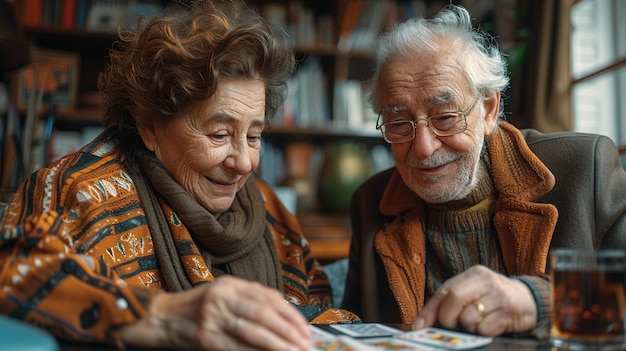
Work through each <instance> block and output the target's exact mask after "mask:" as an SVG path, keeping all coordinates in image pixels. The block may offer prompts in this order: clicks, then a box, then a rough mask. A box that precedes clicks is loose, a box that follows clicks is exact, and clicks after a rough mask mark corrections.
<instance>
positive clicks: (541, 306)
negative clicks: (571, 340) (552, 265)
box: [515, 275, 552, 339]
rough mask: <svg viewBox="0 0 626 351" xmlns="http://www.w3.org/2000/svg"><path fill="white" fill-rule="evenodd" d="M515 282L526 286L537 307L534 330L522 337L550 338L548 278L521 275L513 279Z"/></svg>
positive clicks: (549, 290) (549, 284)
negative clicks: (517, 281)
mask: <svg viewBox="0 0 626 351" xmlns="http://www.w3.org/2000/svg"><path fill="white" fill-rule="evenodd" d="M515 278H516V279H517V280H519V281H521V282H522V283H524V284H526V286H528V288H529V289H530V292H531V293H532V294H533V298H534V299H535V304H536V305H537V325H536V326H535V328H533V329H532V330H530V331H529V333H524V335H523V336H528V334H530V335H532V336H533V337H535V338H537V339H546V338H548V337H549V336H550V323H551V321H552V319H551V315H552V313H551V306H552V305H551V298H550V294H551V292H552V289H551V282H550V278H549V277H548V276H529V275H522V276H517V277H515Z"/></svg>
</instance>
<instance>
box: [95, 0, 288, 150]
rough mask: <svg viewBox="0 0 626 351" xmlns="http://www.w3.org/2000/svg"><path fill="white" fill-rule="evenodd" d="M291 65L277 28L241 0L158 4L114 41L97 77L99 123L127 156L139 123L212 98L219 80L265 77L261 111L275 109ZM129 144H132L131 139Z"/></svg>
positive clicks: (135, 140) (269, 112)
mask: <svg viewBox="0 0 626 351" xmlns="http://www.w3.org/2000/svg"><path fill="white" fill-rule="evenodd" d="M294 67H295V59H294V53H293V49H292V48H291V46H289V45H288V40H287V38H286V36H285V35H284V33H283V32H281V31H277V30H275V29H273V28H272V27H271V26H270V25H269V24H268V23H267V21H265V20H264V19H263V18H262V17H261V16H260V15H259V14H258V13H257V12H256V11H255V10H253V9H252V8H250V7H248V6H246V5H245V4H243V2H239V1H229V0H226V1H223V2H214V1H210V0H203V1H194V2H192V5H189V6H187V7H183V6H174V7H170V8H168V9H166V10H164V11H163V12H162V13H160V14H159V15H157V16H155V17H154V18H152V19H151V20H149V21H148V22H147V23H145V24H143V23H142V22H141V21H140V22H139V23H137V26H136V28H135V30H134V31H131V30H120V31H119V41H118V42H116V44H115V45H114V47H113V49H112V50H111V52H110V54H109V63H108V65H107V67H106V69H105V71H104V72H103V73H101V74H100V77H99V79H98V88H99V90H100V92H101V94H102V98H103V108H104V113H105V117H104V125H105V127H106V128H107V129H113V130H114V131H115V133H116V136H117V137H118V138H119V139H120V140H123V141H124V144H125V147H128V148H129V149H128V150H127V151H130V155H129V156H131V157H132V155H133V154H134V153H136V152H140V151H141V149H143V144H142V142H141V139H140V138H139V134H138V132H137V125H150V124H152V123H154V122H158V121H167V120H169V119H172V118H174V117H175V116H176V115H177V114H179V113H180V112H182V111H183V110H185V109H186V108H188V107H189V105H191V104H193V103H195V102H199V101H203V100H206V99H208V98H210V97H211V96H212V95H213V94H214V93H215V91H216V89H217V85H218V84H219V82H220V81H221V80H224V79H231V78H242V77H243V78H247V79H258V80H261V81H262V82H264V83H265V102H266V106H265V116H266V118H267V119H268V120H270V119H271V118H272V117H273V116H274V114H275V113H276V111H277V110H278V109H279V108H280V107H281V105H282V103H283V101H284V99H285V96H286V92H287V81H288V79H289V78H290V77H291V75H292V74H293V70H294ZM133 144H134V145H133Z"/></svg>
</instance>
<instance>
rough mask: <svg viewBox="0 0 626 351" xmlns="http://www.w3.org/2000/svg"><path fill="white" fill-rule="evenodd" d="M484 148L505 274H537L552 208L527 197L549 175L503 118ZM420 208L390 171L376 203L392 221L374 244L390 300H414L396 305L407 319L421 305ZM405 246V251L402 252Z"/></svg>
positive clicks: (547, 185)
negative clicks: (493, 189) (493, 190)
mask: <svg viewBox="0 0 626 351" xmlns="http://www.w3.org/2000/svg"><path fill="white" fill-rule="evenodd" d="M487 149H488V151H487V152H489V156H490V159H491V167H492V168H491V169H492V177H493V181H494V184H495V187H496V189H497V191H498V198H497V200H496V206H495V215H494V226H495V229H496V231H497V233H498V238H499V241H500V246H501V248H502V251H503V257H504V260H505V264H506V267H507V270H508V273H509V275H520V274H542V273H544V272H545V266H546V261H547V256H548V250H549V247H550V241H551V240H552V233H553V232H554V228H555V226H556V222H557V218H558V212H557V209H556V207H554V205H551V204H540V203H535V202H532V201H534V200H536V199H538V198H539V197H541V196H542V195H544V194H546V193H547V192H549V191H550V190H551V189H552V188H553V187H554V184H555V178H554V175H553V174H552V173H551V172H550V170H549V169H548V168H547V167H546V166H545V165H544V164H543V163H542V162H541V160H539V158H538V157H537V156H535V155H534V154H533V153H532V151H531V150H530V148H529V147H528V145H527V144H526V141H525V140H524V137H523V136H522V134H521V133H520V132H519V130H517V129H516V128H515V127H513V126H512V125H510V124H509V123H507V122H504V121H500V122H499V125H498V128H497V129H496V130H495V131H494V133H493V134H492V135H491V136H490V137H489V138H488V139H487ZM423 208H424V202H423V200H421V199H420V198H419V197H418V196H417V195H416V194H415V193H414V192H413V191H412V190H410V189H409V188H408V187H407V186H406V185H404V183H403V182H402V178H401V177H400V174H399V173H398V171H397V170H396V171H395V172H394V173H393V175H392V176H391V179H390V181H389V183H388V184H387V186H386V188H385V191H384V193H383V196H382V198H381V202H380V204H379V209H380V211H381V213H382V214H383V215H385V216H390V217H392V218H394V219H393V220H392V221H391V223H390V224H389V225H388V226H387V227H386V228H383V230H382V231H381V232H379V233H378V234H377V236H376V238H375V247H376V251H377V252H378V253H379V255H380V256H381V258H382V261H383V264H384V265H385V269H386V271H387V275H388V278H389V283H390V285H391V287H392V291H393V292H394V294H395V296H396V300H397V301H399V303H406V302H407V301H410V300H413V301H415V302H414V303H416V304H417V305H415V306H405V308H401V314H402V317H403V320H411V318H413V317H414V312H412V311H415V310H419V309H421V306H422V303H423V301H421V299H422V298H421V297H420V298H418V299H417V301H416V300H415V295H417V296H423V285H424V284H423V282H424V280H425V271H424V265H416V264H415V263H416V262H415V260H421V261H422V262H425V252H424V230H423V223H422V222H423V220H422V219H423ZM401 248H404V249H402V250H400V249H401ZM409 249H411V250H410V251H411V253H409V252H405V251H407V250H409ZM399 250H400V251H399ZM399 252H402V254H400V255H399V254H398V253H399ZM403 276H404V278H402V277H403ZM403 281H404V283H402V282H403ZM416 282H421V283H416ZM414 284H417V287H416V286H415V285H414ZM407 285H408V286H407ZM411 286H412V287H411ZM416 289H417V290H416ZM409 295H410V297H409ZM401 307H402V306H401ZM406 307H408V308H406Z"/></svg>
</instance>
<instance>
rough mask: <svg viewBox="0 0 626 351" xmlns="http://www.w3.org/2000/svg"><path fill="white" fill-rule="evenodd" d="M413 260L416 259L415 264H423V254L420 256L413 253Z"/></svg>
mask: <svg viewBox="0 0 626 351" xmlns="http://www.w3.org/2000/svg"><path fill="white" fill-rule="evenodd" d="M413 261H415V264H417V265H420V264H422V256H420V255H413Z"/></svg>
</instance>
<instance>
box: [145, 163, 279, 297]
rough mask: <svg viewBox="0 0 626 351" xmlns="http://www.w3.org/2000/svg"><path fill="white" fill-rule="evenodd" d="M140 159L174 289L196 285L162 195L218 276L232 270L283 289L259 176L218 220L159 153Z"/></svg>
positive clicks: (155, 234) (149, 210)
mask: <svg viewBox="0 0 626 351" xmlns="http://www.w3.org/2000/svg"><path fill="white" fill-rule="evenodd" d="M138 158H139V164H140V165H141V171H136V172H133V173H135V174H134V175H135V176H134V177H133V181H134V183H135V186H136V188H137V193H138V195H139V198H140V200H141V202H142V205H143V207H144V211H145V213H146V221H147V224H148V227H149V228H150V232H151V235H152V240H153V243H154V250H155V254H156V256H157V259H158V261H159V265H160V268H161V272H162V274H163V279H164V280H165V287H166V288H167V290H168V291H181V290H184V289H188V288H190V287H191V286H192V284H191V282H190V280H189V278H188V274H187V273H186V267H185V264H184V263H183V261H182V260H181V256H183V255H185V254H188V252H185V251H183V250H185V248H183V247H180V246H181V245H177V241H176V240H175V238H174V236H173V234H172V231H171V229H170V225H169V224H170V223H169V221H168V219H167V218H166V216H165V213H164V210H163V208H162V207H161V204H160V202H159V196H157V193H158V194H159V195H160V196H161V197H163V198H164V199H165V200H166V201H167V202H168V203H169V205H170V206H171V207H172V209H173V210H174V212H175V214H176V216H178V217H179V218H180V219H181V220H182V222H183V223H184V225H185V226H186V227H187V228H188V229H189V233H190V235H191V237H192V239H193V241H194V243H195V244H196V245H197V246H198V248H199V250H200V254H201V256H202V258H203V259H204V260H205V262H206V264H207V266H208V267H211V273H212V274H213V276H218V275H220V274H222V272H223V273H228V274H231V275H234V276H237V277H240V278H243V279H247V280H251V281H257V282H259V283H261V284H263V285H265V286H269V287H273V288H276V289H279V290H280V291H283V285H282V276H281V270H280V262H279V259H278V255H277V253H276V248H275V247H274V239H273V235H272V233H271V232H270V231H269V230H268V229H267V228H266V225H265V207H264V203H263V197H262V195H261V192H260V190H259V189H258V187H257V186H256V183H255V181H254V179H253V177H250V179H249V180H248V181H247V182H246V184H245V185H244V187H243V188H242V189H240V190H239V191H238V192H237V195H236V197H235V199H234V201H233V204H232V206H231V208H230V209H229V210H228V211H226V212H224V213H222V214H220V215H219V216H218V217H217V218H216V217H215V216H213V215H212V214H211V213H210V212H209V211H208V210H207V209H205V208H204V207H202V206H201V205H200V204H199V203H198V202H197V201H196V200H195V199H194V198H193V197H192V196H191V195H190V194H189V193H188V192H187V191H186V190H185V189H184V188H183V187H182V186H181V185H180V184H178V182H176V181H175V180H174V179H173V178H172V177H171V176H170V175H169V174H168V173H167V171H166V170H165V168H164V167H163V165H162V164H161V163H160V161H159V160H158V159H157V158H156V156H155V155H154V154H153V153H146V154H144V155H140V156H139V157H138ZM217 267H219V268H217ZM190 268H191V267H190Z"/></svg>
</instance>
